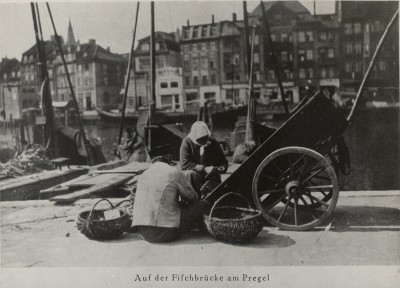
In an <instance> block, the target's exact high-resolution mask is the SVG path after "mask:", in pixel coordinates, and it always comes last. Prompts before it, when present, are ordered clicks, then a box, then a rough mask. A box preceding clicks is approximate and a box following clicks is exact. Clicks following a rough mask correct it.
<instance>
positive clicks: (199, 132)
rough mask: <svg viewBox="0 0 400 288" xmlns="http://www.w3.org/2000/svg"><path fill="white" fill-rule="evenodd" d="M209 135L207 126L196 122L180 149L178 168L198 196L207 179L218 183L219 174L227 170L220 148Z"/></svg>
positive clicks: (226, 162)
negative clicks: (179, 167)
mask: <svg viewBox="0 0 400 288" xmlns="http://www.w3.org/2000/svg"><path fill="white" fill-rule="evenodd" d="M210 135H211V133H210V131H209V130H208V127H207V124H206V123H204V122H202V121H197V122H195V123H194V124H193V125H192V128H191V130H190V133H189V134H188V136H187V137H186V138H184V139H183V141H182V144H181V148H180V166H181V168H182V170H183V171H184V172H185V174H186V176H187V177H188V178H189V179H190V182H191V183H192V186H193V188H194V189H195V190H196V191H197V192H198V193H199V195H200V190H201V187H202V186H203V184H205V182H206V181H207V180H208V179H210V180H211V179H213V180H214V181H220V176H219V174H221V173H224V172H226V170H227V169H228V161H227V160H226V158H225V155H224V152H223V151H222V148H221V146H220V145H219V143H218V142H217V141H216V140H215V139H213V138H211V137H210Z"/></svg>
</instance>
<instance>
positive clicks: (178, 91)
mask: <svg viewBox="0 0 400 288" xmlns="http://www.w3.org/2000/svg"><path fill="white" fill-rule="evenodd" d="M178 35H179V34H178V33H164V32H156V33H155V42H156V43H155V50H156V55H155V59H156V84H155V85H156V87H155V91H156V103H155V104H156V107H157V108H158V109H163V110H170V111H183V109H184V106H185V104H186V103H185V101H184V99H183V90H182V88H183V86H182V79H183V78H182V69H181V59H180V50H179V39H178ZM134 59H135V63H134V65H135V67H134V68H135V69H134V71H132V72H133V73H131V78H130V79H129V80H130V81H129V86H128V95H127V96H128V98H127V109H128V110H137V109H139V108H140V107H143V106H147V105H148V103H149V98H150V97H151V96H150V95H151V86H150V85H151V83H150V75H151V72H150V71H151V67H150V37H145V38H143V39H140V40H139V41H138V45H137V47H136V49H135V58H134ZM132 70H133V69H132ZM135 97H136V100H135Z"/></svg>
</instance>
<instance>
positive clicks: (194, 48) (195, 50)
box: [192, 44, 197, 52]
mask: <svg viewBox="0 0 400 288" xmlns="http://www.w3.org/2000/svg"><path fill="white" fill-rule="evenodd" d="M192 48H193V52H197V44H192Z"/></svg>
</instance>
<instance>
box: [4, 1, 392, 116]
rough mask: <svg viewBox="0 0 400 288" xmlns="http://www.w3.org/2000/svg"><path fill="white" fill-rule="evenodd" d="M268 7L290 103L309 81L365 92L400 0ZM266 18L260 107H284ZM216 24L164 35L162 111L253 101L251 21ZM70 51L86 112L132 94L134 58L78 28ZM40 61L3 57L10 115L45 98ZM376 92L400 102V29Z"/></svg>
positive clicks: (63, 92)
mask: <svg viewBox="0 0 400 288" xmlns="http://www.w3.org/2000/svg"><path fill="white" fill-rule="evenodd" d="M264 5H265V11H266V18H267V19H268V23H269V27H270V30H271V38H272V40H273V42H274V50H275V54H276V55H277V57H278V61H279V64H280V75H281V78H282V81H283V86H284V89H285V93H286V98H287V99H288V100H289V101H290V102H291V103H294V104H295V103H297V102H299V101H300V100H301V98H302V97H303V96H304V95H305V93H306V92H305V90H306V86H309V85H311V86H314V87H319V88H321V89H325V88H326V89H327V90H328V91H329V92H330V94H331V95H333V94H334V93H335V92H338V91H341V92H343V91H348V92H350V93H351V92H354V91H356V90H357V88H358V87H359V85H360V83H361V81H362V77H363V75H364V74H365V72H366V70H367V68H368V65H369V62H370V60H371V57H372V55H373V53H374V51H375V48H376V46H377V44H378V41H379V39H380V37H381V35H382V34H383V31H384V29H385V27H386V25H387V24H388V21H389V20H390V18H391V16H392V15H393V14H394V12H395V11H396V10H397V9H398V2H396V1H343V2H342V1H338V2H336V4H335V12H334V13H332V14H329V15H326V14H325V15H315V14H314V13H310V11H309V10H308V9H306V8H305V7H304V6H303V5H302V4H301V3H300V2H298V1H271V2H265V4H264ZM261 16H262V8H261V6H260V5H259V6H258V7H256V8H255V9H254V10H253V11H252V12H251V13H249V14H248V18H249V24H250V25H249V26H250V35H251V34H252V33H253V30H254V35H255V36H254V54H253V67H254V87H255V89H256V95H257V96H259V97H260V98H259V99H260V101H262V102H265V103H268V102H275V101H278V99H280V92H279V89H278V84H277V75H276V74H275V71H274V67H273V66H272V65H271V63H272V61H271V53H270V52H271V47H270V43H269V41H268V40H267V38H266V33H265V30H264V29H263V25H262V18H261ZM210 18H211V19H210V20H211V22H210V23H206V24H202V25H191V24H190V22H189V21H187V24H186V25H185V26H183V27H182V29H181V30H180V31H179V30H178V31H177V32H173V33H165V32H156V35H155V39H156V67H157V72H156V73H157V77H156V79H157V82H156V101H157V103H156V105H157V107H159V108H164V109H171V110H178V111H179V110H183V109H184V108H185V107H186V106H187V105H188V104H189V103H204V101H206V100H215V102H217V103H225V104H228V105H230V104H231V105H244V104H246V100H247V96H246V95H247V89H248V82H249V81H248V76H247V72H246V71H247V69H246V61H245V58H246V55H245V52H244V51H245V47H244V45H245V41H244V39H245V38H244V37H245V36H244V25H243V20H238V19H237V16H236V14H233V16H232V19H231V20H226V21H219V22H216V21H215V20H214V16H211V17H210ZM55 47H56V46H55V44H54V39H51V40H50V41H46V54H47V59H48V63H47V64H48V67H49V74H50V78H51V87H52V95H53V99H54V101H57V102H63V101H68V99H69V90H68V85H67V82H66V77H65V69H64V68H63V66H62V62H61V59H60V55H59V54H60V53H59V51H58V50H57V49H56V48H55ZM63 47H64V48H63V49H64V53H65V55H66V59H67V62H68V71H69V72H70V74H71V78H72V82H73V85H74V88H75V91H76V95H77V97H78V101H79V104H80V106H81V108H82V109H83V110H90V109H93V107H94V106H97V107H110V108H116V107H117V106H118V103H119V102H120V99H121V98H120V95H121V94H122V93H123V87H124V85H123V84H124V77H125V72H126V67H127V62H128V57H127V55H118V54H115V53H111V52H110V51H109V49H104V48H102V47H101V46H99V45H98V44H96V42H95V40H90V41H89V42H88V43H85V44H80V43H79V41H75V37H74V34H73V31H72V26H71V23H70V25H69V29H68V36H67V41H66V42H65V43H64V45H63ZM149 54H150V37H146V38H143V39H140V40H139V41H138V44H137V47H136V49H135V63H134V69H133V73H131V79H130V82H129V83H130V86H129V88H128V102H127V104H128V109H138V108H139V107H140V106H146V105H147V104H148V98H149V97H148V96H149V94H150V77H149V75H150V57H149ZM36 59H37V52H36V46H33V47H32V48H31V49H29V50H28V51H26V52H25V53H24V54H23V55H22V60H21V62H19V61H18V60H16V59H3V61H2V64H1V65H2V66H1V67H3V66H4V67H6V68H1V69H2V70H0V74H2V75H0V76H1V80H0V81H1V82H0V85H2V86H1V87H2V88H1V89H2V98H1V97H0V103H3V104H2V105H1V104H0V106H2V107H5V108H3V110H6V111H9V110H8V108H7V103H6V102H7V101H5V99H8V98H9V97H11V98H12V99H14V100H15V101H19V103H20V104H21V107H28V106H30V105H35V103H37V102H38V100H39V98H38V90H39V88H40V86H39V83H38V74H37V67H36V63H37V60H36ZM7 63H8V64H7ZM367 86H368V87H367V92H366V94H367V96H369V97H375V98H376V100H379V99H378V98H382V99H386V100H389V99H396V101H398V95H399V93H398V87H399V34H398V25H394V29H392V30H391V32H390V34H389V35H388V37H387V40H386V42H385V44H384V47H383V52H382V53H381V54H380V56H379V58H378V61H377V63H376V65H375V67H374V70H373V72H372V74H371V77H370V81H369V82H368V85H367ZM16 95H17V96H16ZM135 96H136V97H135ZM375 98H373V99H375Z"/></svg>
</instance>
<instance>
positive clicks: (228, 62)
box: [224, 53, 232, 67]
mask: <svg viewBox="0 0 400 288" xmlns="http://www.w3.org/2000/svg"><path fill="white" fill-rule="evenodd" d="M231 64H232V54H231V53H224V66H225V67H226V66H229V65H231Z"/></svg>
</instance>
